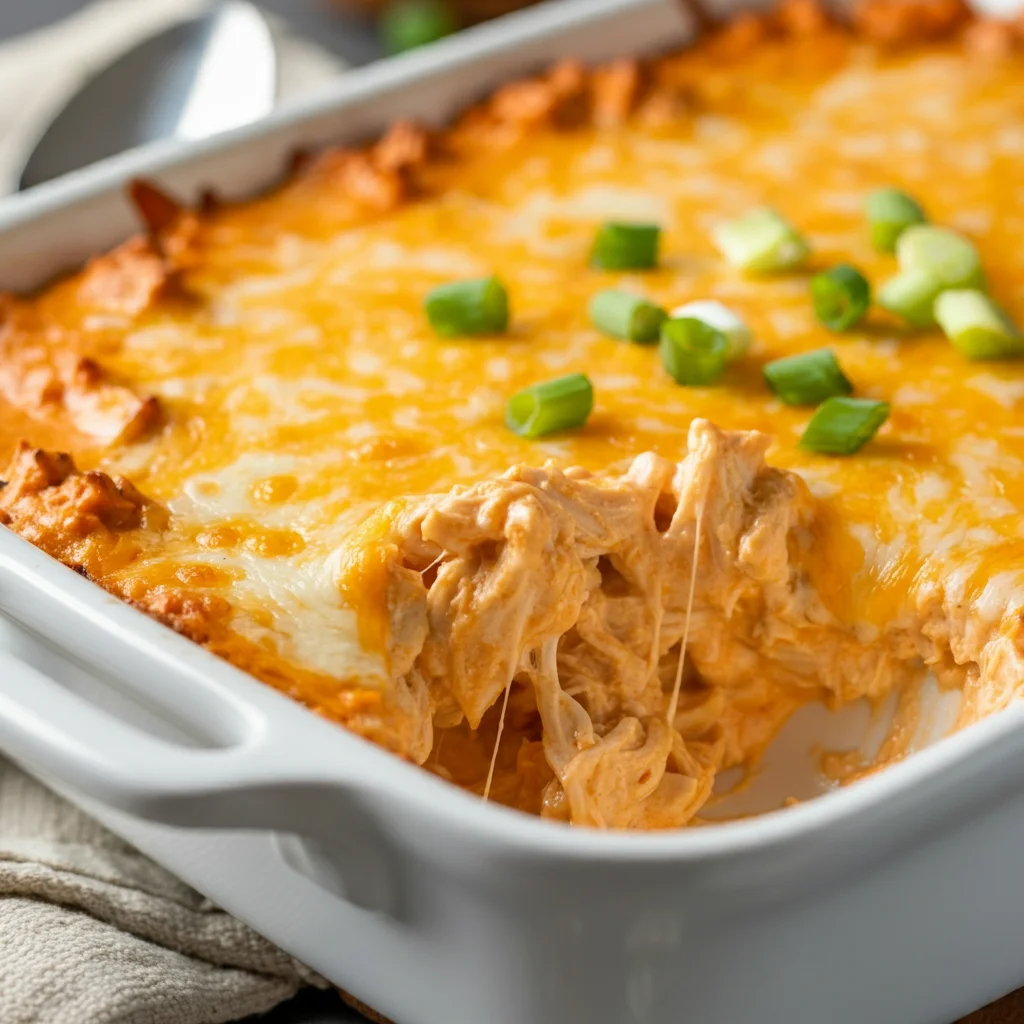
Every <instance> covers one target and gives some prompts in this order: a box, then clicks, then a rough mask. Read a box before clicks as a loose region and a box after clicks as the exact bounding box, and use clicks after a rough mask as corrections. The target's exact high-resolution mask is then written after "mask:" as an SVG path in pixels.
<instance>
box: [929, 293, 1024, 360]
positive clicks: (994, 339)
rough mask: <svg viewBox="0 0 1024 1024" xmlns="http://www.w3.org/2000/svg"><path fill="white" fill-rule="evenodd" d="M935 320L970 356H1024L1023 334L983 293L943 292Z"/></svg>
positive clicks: (995, 357)
mask: <svg viewBox="0 0 1024 1024" xmlns="http://www.w3.org/2000/svg"><path fill="white" fill-rule="evenodd" d="M935 319H936V320H938V322H939V326H940V327H941V328H942V330H943V332H944V333H945V335H946V337H947V338H949V340H950V341H951V342H952V343H953V346H954V347H955V348H957V349H959V350H960V351H961V352H962V353H963V354H964V355H965V356H967V358H968V359H1012V358H1014V357H1017V356H1024V335H1022V334H1021V332H1020V331H1019V330H1018V329H1017V327H1016V325H1015V324H1014V323H1013V321H1012V320H1010V318H1009V317H1008V316H1007V315H1006V313H1005V312H1004V311H1003V310H1002V309H1000V308H999V307H998V306H997V305H996V304H995V303H994V302H993V301H992V300H991V299H990V298H989V297H988V296H987V295H986V294H985V293H984V292H980V291H970V290H968V291H948V292H943V293H942V294H941V295H940V296H939V297H938V299H937V300H936V302H935Z"/></svg>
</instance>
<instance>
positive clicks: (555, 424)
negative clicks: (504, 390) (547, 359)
mask: <svg viewBox="0 0 1024 1024" xmlns="http://www.w3.org/2000/svg"><path fill="white" fill-rule="evenodd" d="M593 408H594V388H593V386H592V385H591V383H590V380H589V379H588V378H587V375H586V374H584V373H570V374H569V375H568V376H566V377H556V378H555V379H554V380H546V381H544V382H543V383H542V384H534V385H532V386H531V387H528V388H524V389H523V390H522V391H520V392H518V393H517V394H515V395H513V396H512V397H511V398H510V399H509V400H508V405H507V406H506V408H505V423H506V425H507V426H508V428H509V429H510V430H514V431H515V432H516V433H517V434H518V435H519V436H520V437H530V438H534V437H544V436H545V435H546V434H553V433H555V432H557V431H559V430H574V429H575V428H577V427H582V426H583V424H584V423H586V422H587V417H588V416H589V415H590V411H591V410H592V409H593Z"/></svg>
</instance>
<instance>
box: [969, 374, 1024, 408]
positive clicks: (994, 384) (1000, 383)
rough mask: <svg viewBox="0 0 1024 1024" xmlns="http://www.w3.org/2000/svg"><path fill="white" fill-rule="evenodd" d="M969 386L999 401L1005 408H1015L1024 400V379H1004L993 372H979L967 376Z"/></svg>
mask: <svg viewBox="0 0 1024 1024" xmlns="http://www.w3.org/2000/svg"><path fill="white" fill-rule="evenodd" d="M966 383H967V386H968V387H971V388H974V390H975V391H980V392H981V393H982V394H983V395H985V397H986V398H991V399H993V400H994V401H996V402H998V403H999V404H1000V405H1001V406H1003V408H1004V409H1014V408H1016V406H1017V403H1018V402H1021V401H1022V400H1024V380H1004V379H1003V378H1002V377H997V376H996V375H995V374H992V373H979V374H977V375H976V376H974V377H968V378H967V382H966Z"/></svg>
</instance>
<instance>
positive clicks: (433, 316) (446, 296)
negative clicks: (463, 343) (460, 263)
mask: <svg viewBox="0 0 1024 1024" xmlns="http://www.w3.org/2000/svg"><path fill="white" fill-rule="evenodd" d="M423 305H424V309H425V310H426V313H427V320H429V321H430V326H431V327H433V329H434V331H435V332H436V333H437V334H440V335H441V337H443V338H465V337H470V336H472V335H477V334H501V332H502V331H504V330H505V328H506V327H508V293H507V292H506V291H505V286H504V285H503V284H502V283H501V281H499V280H498V278H496V277H482V278H478V279H474V280H472V281H453V282H452V283H451V284H442V285H440V286H439V287H437V288H435V289H434V290H433V291H432V292H431V293H430V294H429V295H428V296H427V298H426V300H425V302H424V304H423Z"/></svg>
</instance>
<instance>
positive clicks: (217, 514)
mask: <svg viewBox="0 0 1024 1024" xmlns="http://www.w3.org/2000/svg"><path fill="white" fill-rule="evenodd" d="M300 468H301V465H300V461H299V460H298V459H297V458H296V457H295V456H293V455H278V454H274V453H270V452H247V453H246V454H244V455H241V456H239V458H238V459H236V460H235V461H234V462H232V463H231V464H230V465H227V466H224V467H223V468H221V469H219V470H216V471H215V472H211V473H199V474H196V475H195V476H193V477H191V478H190V479H189V480H187V481H186V482H185V485H184V487H183V488H182V493H181V494H180V495H179V496H178V497H175V498H172V499H171V500H170V501H169V502H168V503H167V507H168V509H169V510H170V511H171V513H172V514H173V515H176V516H181V517H182V518H183V519H185V520H187V521H189V522H193V523H211V524H213V523H218V522H222V521H223V520H225V519H229V518H232V517H236V516H244V517H253V518H256V517H258V518H259V519H260V520H261V521H265V519H264V517H265V516H266V514H267V512H268V511H271V510H272V511H277V510H276V509H273V508H272V509H271V510H268V508H267V507H266V506H261V505H259V504H258V503H257V502H255V501H253V499H252V488H253V485H254V484H256V483H258V482H259V481H260V480H265V479H266V478H267V477H269V476H282V475H286V474H293V473H295V472H296V471H297V470H299V469H300ZM286 515H287V517H288V519H286V522H287V521H288V520H290V518H291V515H292V513H290V512H289V513H286Z"/></svg>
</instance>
